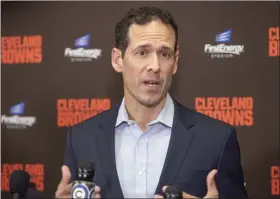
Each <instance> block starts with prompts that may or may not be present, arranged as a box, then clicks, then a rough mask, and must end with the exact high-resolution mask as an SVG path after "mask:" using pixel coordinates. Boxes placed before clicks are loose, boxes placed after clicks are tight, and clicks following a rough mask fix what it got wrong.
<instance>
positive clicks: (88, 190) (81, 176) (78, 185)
mask: <svg viewBox="0 0 280 199" xmlns="http://www.w3.org/2000/svg"><path fill="white" fill-rule="evenodd" d="M94 174H95V167H94V164H93V163H91V162H90V163H86V164H82V165H81V166H80V167H78V169H77V175H76V179H75V180H74V181H73V185H72V190H71V198H80V199H85V198H87V199H88V198H93V196H94V187H95V183H94V182H93V177H94Z"/></svg>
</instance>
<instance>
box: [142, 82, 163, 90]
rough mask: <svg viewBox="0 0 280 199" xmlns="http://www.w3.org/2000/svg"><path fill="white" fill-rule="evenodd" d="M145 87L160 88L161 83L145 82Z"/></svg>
mask: <svg viewBox="0 0 280 199" xmlns="http://www.w3.org/2000/svg"><path fill="white" fill-rule="evenodd" d="M143 83H144V85H145V86H148V87H150V88H157V87H159V86H160V82H159V81H155V80H147V81H144V82H143Z"/></svg>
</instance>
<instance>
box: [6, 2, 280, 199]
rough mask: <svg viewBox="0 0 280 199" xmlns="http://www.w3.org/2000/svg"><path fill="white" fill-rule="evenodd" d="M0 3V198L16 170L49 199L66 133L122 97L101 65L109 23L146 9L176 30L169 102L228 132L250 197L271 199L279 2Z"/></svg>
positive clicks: (277, 186) (275, 178) (277, 185)
mask: <svg viewBox="0 0 280 199" xmlns="http://www.w3.org/2000/svg"><path fill="white" fill-rule="evenodd" d="M1 4H2V24H1V27H2V33H1V37H2V38H1V51H2V52H1V56H2V57H1V63H2V66H1V69H2V73H1V83H2V87H1V89H2V93H1V94H2V98H1V111H2V112H1V116H2V117H1V123H2V127H1V130H2V134H1V136H2V139H1V148H2V157H1V166H2V167H1V172H2V175H1V177H2V183H1V190H2V196H7V195H8V191H9V177H10V174H11V173H12V172H13V171H14V170H16V169H24V170H26V171H28V172H29V173H30V175H31V177H32V181H33V182H34V183H35V184H36V186H37V189H39V190H41V191H44V192H45V194H46V195H47V196H49V197H53V196H54V194H55V190H56V186H57V184H58V182H59V181H60V178H61V170H60V167H61V165H62V163H63V156H64V148H65V139H66V133H67V127H69V126H71V125H74V124H76V123H79V122H81V121H83V120H85V119H86V118H88V117H90V116H93V115H96V114H98V113H100V112H102V111H104V110H107V109H109V108H110V107H111V106H112V105H113V104H116V103H119V102H120V100H121V97H122V96H123V89H122V78H121V76H120V75H119V74H117V73H116V72H114V70H113V68H112V66H111V57H110V55H111V49H112V47H113V46H114V28H115V24H116V23H117V22H118V21H119V20H120V19H121V17H122V16H123V15H124V13H125V12H126V11H127V10H129V9H130V8H132V7H138V6H143V5H153V6H158V7H160V8H164V9H168V10H169V11H170V12H171V13H172V14H173V16H174V18H175V20H176V21H177V23H178V26H179V37H180V41H179V44H180V61H179V69H178V73H177V74H176V75H175V77H174V80H173V85H172V89H171V94H172V95H173V96H174V97H175V98H176V99H177V100H179V101H180V102H181V103H182V104H184V105H185V106H187V107H189V108H192V109H195V110H197V111H199V112H202V113H204V114H206V115H209V116H210V117H214V118H217V119H219V120H222V121H225V122H227V123H230V124H232V125H234V126H235V127H236V128H237V131H238V139H239V142H240V148H241V153H242V164H243V167H244V172H245V180H246V187H247V189H248V192H249V195H250V197H251V198H277V197H279V195H280V179H279V177H280V168H279V158H280V152H279V140H280V138H279V55H280V45H279V32H280V31H279V23H280V21H279V20H280V16H279V2H4V3H3V2H1ZM209 142H211V140H209Z"/></svg>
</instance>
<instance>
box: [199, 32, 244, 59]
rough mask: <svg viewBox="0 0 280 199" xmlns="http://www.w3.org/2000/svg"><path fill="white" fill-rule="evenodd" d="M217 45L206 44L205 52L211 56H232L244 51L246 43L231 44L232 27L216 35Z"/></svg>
mask: <svg viewBox="0 0 280 199" xmlns="http://www.w3.org/2000/svg"><path fill="white" fill-rule="evenodd" d="M215 41H216V43H217V44H216V45H211V44H205V46H204V52H205V53H207V54H210V55H211V58H232V57H235V56H238V55H240V54H241V53H243V52H244V45H229V43H230V42H231V41H232V29H229V30H227V31H224V32H222V33H219V34H218V35H216V38H215Z"/></svg>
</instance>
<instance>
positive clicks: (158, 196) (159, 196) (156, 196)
mask: <svg viewBox="0 0 280 199" xmlns="http://www.w3.org/2000/svg"><path fill="white" fill-rule="evenodd" d="M154 198H163V196H161V195H158V194H156V195H154Z"/></svg>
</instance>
